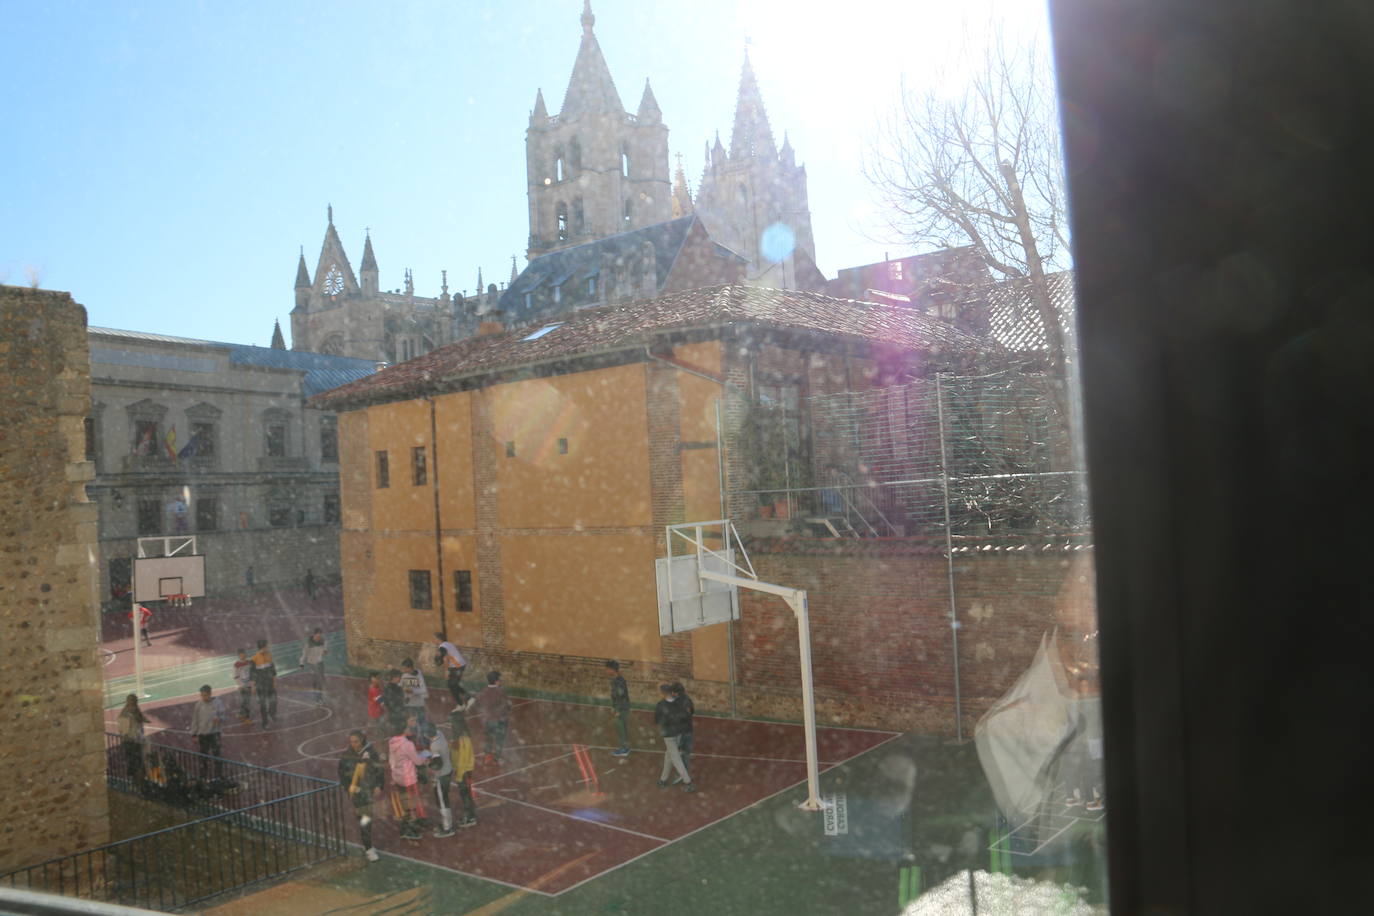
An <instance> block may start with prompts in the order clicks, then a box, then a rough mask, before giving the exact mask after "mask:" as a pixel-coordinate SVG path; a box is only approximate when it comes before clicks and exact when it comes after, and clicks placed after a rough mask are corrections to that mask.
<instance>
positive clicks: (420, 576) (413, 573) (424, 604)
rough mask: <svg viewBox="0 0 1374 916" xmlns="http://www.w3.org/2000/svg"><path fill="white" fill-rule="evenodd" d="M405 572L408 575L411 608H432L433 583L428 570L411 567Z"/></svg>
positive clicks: (427, 609)
mask: <svg viewBox="0 0 1374 916" xmlns="http://www.w3.org/2000/svg"><path fill="white" fill-rule="evenodd" d="M407 572H408V575H409V577H410V608H411V610H415V611H432V610H434V584H433V579H432V577H431V576H430V572H429V570H427V569H412V570H408V571H407Z"/></svg>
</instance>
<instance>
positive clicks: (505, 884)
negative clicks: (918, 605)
mask: <svg viewBox="0 0 1374 916" xmlns="http://www.w3.org/2000/svg"><path fill="white" fill-rule="evenodd" d="M331 676H333V677H338V678H341V679H344V680H365V678H362V677H358V676H355V675H348V674H337V675H331ZM197 695H198V694H196V693H188V694H182V695H180V696H179V697H164V698H162V699H160V700H156V701H154V702H158V703H167V702H168V701H169V700H173V699H176V700H180V699H185V698H187V697H195V696H197ZM531 703H558V704H563V705H568V706H588V707H593V708H602V705H601V704H599V703H580V702H574V701H570V700H550V699H546V698H543V697H521V698H518V699H517V701H516V703H515V704H513V705H512V708H514V705H522V706H523V705H528V704H531ZM302 705H304V704H302ZM326 709H328V708H327V707H326ZM331 712H332V711H331ZM703 718H711V719H723V720H724V721H727V722H760V723H762V724H765V725H779V726H783V727H788V728H800V727H801V726H800V725H796V724H793V723H789V722H767V721H765V720H762V719H747V718H740V719H731V718H730V717H728V716H703ZM320 721H325V720H320ZM820 727H821V728H825V729H833V730H835V731H858V732H865V733H868V734H879V735H884V734H885V735H887V737H886V738H884V739H883V740H882V741H880V742H878V743H877V744H875V745H873V746H872V747H869V748H865V749H864V750H862V751H860V752H859V753H857V754H854V755H852V756H850V757H846V758H844V759H843V760H840V761H838V762H835V763H828V764H825V765H824V766H823V769H822V770H821V772H822V773H827V772H829V771H830V770H833V769H835V768H836V767H839V766H842V765H844V764H846V763H849V762H850V761H853V760H857V759H859V758H860V757H862V756H864V755H865V754H869V753H872V752H873V751H876V750H877V749H878V748H880V747H882V746H884V745H886V744H889V743H891V742H892V741H893V740H895V739H897V738H900V737H901V735H902V733H901V732H884V731H881V730H879V729H862V728H844V727H842V726H829V725H823V726H820ZM163 730H164V729H157V730H155V731H153V732H150V734H156V733H157V732H159V731H163ZM283 731H284V729H283ZM259 734H267V732H259ZM307 740H309V739H307ZM524 746H528V747H557V746H559V745H522V747H524ZM597 747H598V749H599V750H604V749H605V748H603V747H601V746H599V745H598V746H597ZM512 750H515V748H512ZM645 753H648V752H647V751H646V752H645ZM693 753H694V755H695V752H693ZM568 756H571V752H569V753H568V754H564V755H562V757H568ZM701 756H713V755H707V754H704V753H703V754H702V755H701ZM558 759H562V758H561V757H555V758H549V759H548V760H544V761H538V762H536V763H531V764H528V765H527V766H525V767H522V768H521V769H520V770H511V771H510V772H509V773H497V774H494V775H493V776H488V777H487V778H486V779H483V780H481V782H474V783H473V785H474V786H476V785H480V784H481V783H485V782H487V781H489V780H492V779H499V778H501V777H502V776H505V775H510V774H513V773H518V772H521V771H522V770H525V769H529V768H530V767H535V766H539V765H541V764H543V763H547V762H550V761H552V760H558ZM741 759H745V760H749V759H763V758H749V757H744V758H741ZM289 762H290V763H298V762H301V761H289ZM783 762H787V763H795V762H804V761H792V760H788V761H783ZM285 765H286V764H264V766H267V767H269V768H271V767H275V766H285ZM805 783H806V779H800V780H798V781H796V782H794V783H792V784H791V785H788V786H784V787H783V788H781V789H779V790H778V791H776V792H773V793H772V794H770V795H765V796H763V797H762V798H759V799H757V800H755V801H752V802H750V803H749V804H747V805H745V806H744V807H743V808H736V809H735V810H734V811H731V812H730V813H729V814H726V815H723V816H721V817H718V818H716V819H715V820H713V821H709V822H708V823H705V824H703V825H701V826H700V827H697V828H695V829H693V830H690V831H688V832H687V833H684V834H682V836H679V837H675V838H673V839H671V840H666V839H662V838H659V837H653V836H651V835H650V834H646V833H638V832H637V831H633V830H630V829H628V828H625V827H616V826H614V825H611V824H602V823H599V822H597V821H592V820H587V819H585V818H580V817H576V816H575V815H571V814H565V813H563V812H561V811H557V810H555V809H552V808H544V807H542V806H540V805H535V804H533V803H530V802H525V801H521V800H518V799H513V798H509V797H507V796H505V795H500V796H495V797H499V798H500V799H502V800H503V801H506V802H511V803H514V804H518V805H525V806H526V807H530V808H534V809H536V810H540V811H544V812H546V813H549V814H556V815H559V816H560V817H566V818H569V819H570V820H575V821H579V822H580V823H583V824H591V825H593V826H597V827H605V828H607V829H610V830H619V831H621V832H623V833H630V834H634V835H636V836H640V837H643V838H645V839H651V840H656V841H657V842H659V843H661V844H662V845H660V846H658V847H656V848H654V849H648V850H645V851H644V852H642V853H640V854H638V855H636V856H632V857H630V858H628V859H626V860H625V861H624V862H620V863H618V864H616V865H612V866H609V867H608V868H605V869H603V870H602V871H599V872H597V873H596V874H594V875H590V876H588V877H586V878H583V879H582V880H581V881H579V882H577V883H576V884H571V885H569V886H568V887H565V888H563V890H561V891H557V892H553V893H550V892H549V891H542V890H539V889H537V888H530V887H526V886H525V885H521V884H512V883H511V882H509V881H502V880H500V879H499V878H492V877H488V876H487V875H479V874H474V873H472V872H466V871H463V870H462V869H458V868H452V867H450V866H447V865H441V864H439V863H437V862H427V861H425V860H424V859H416V858H413V857H411V856H403V855H400V854H399V853H393V852H384V851H382V850H378V852H381V853H382V855H389V856H392V857H393V858H397V859H401V860H403V861H407V862H413V863H415V864H417V865H424V866H427V867H429V868H437V869H440V870H442V871H447V872H450V873H452V874H455V875H462V876H463V877H466V878H476V879H478V880H480V881H490V882H492V883H493V884H499V885H501V886H503V887H509V888H513V889H515V890H523V891H528V892H529V893H533V894H539V895H541V896H544V897H550V898H556V897H560V896H562V895H563V894H566V893H568V892H569V891H573V890H576V889H577V888H579V887H581V886H582V885H584V884H587V883H589V882H591V881H596V880H597V879H599V878H603V877H605V876H606V875H608V874H610V873H611V872H613V871H618V870H619V869H621V868H624V867H625V866H626V865H630V864H632V863H634V862H637V861H639V860H640V859H642V858H644V857H645V856H650V855H653V854H654V853H656V852H660V851H661V850H663V849H665V848H667V847H669V846H672V845H673V844H675V843H679V842H681V841H682V840H685V839H687V838H688V837H691V836H695V835H696V834H698V833H700V832H702V831H703V830H706V829H707V828H710V827H714V826H716V825H717V824H720V823H723V822H724V821H727V820H729V819H730V818H732V817H735V816H736V815H739V814H742V813H743V812H745V811H748V810H749V809H750V808H755V807H758V806H759V805H761V804H763V803H764V802H767V801H771V800H772V799H774V798H777V797H778V796H779V795H782V794H783V793H784V792H790V791H792V790H793V789H796V788H798V787H799V786H802V785H805ZM487 794H489V795H490V794H492V793H490V792H488V793H487ZM345 842H347V843H348V845H349V846H351V847H354V848H357V849H359V850H361V849H362V847H361V846H360V845H358V844H356V843H352V842H349V841H345Z"/></svg>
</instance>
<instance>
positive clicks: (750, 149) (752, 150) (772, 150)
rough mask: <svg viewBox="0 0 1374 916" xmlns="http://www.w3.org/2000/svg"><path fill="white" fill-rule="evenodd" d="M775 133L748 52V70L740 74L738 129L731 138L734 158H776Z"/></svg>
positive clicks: (731, 152)
mask: <svg viewBox="0 0 1374 916" xmlns="http://www.w3.org/2000/svg"><path fill="white" fill-rule="evenodd" d="M777 154H778V150H777V147H776V146H774V145H773V131H772V129H771V128H770V127H769V126H768V112H766V111H765V110H764V108H763V94H762V93H760V92H759V84H758V80H756V79H755V78H754V68H753V66H752V65H751V64H750V63H749V51H748V50H747V49H746V50H745V52H744V67H743V69H742V70H741V71H740V77H739V95H738V97H737V99H736V102H735V129H734V132H733V133H731V134H730V158H731V159H741V158H748V157H752V156H776V155H777Z"/></svg>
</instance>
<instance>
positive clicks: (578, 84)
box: [558, 0, 625, 118]
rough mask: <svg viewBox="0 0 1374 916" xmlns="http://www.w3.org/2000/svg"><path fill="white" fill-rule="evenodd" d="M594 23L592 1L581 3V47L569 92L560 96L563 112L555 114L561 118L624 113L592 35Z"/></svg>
mask: <svg viewBox="0 0 1374 916" xmlns="http://www.w3.org/2000/svg"><path fill="white" fill-rule="evenodd" d="M595 23H596V17H595V16H594V15H592V4H591V0H584V2H583V5H582V45H581V47H579V48H578V49H577V61H576V62H575V63H574V64H573V72H572V78H571V79H569V80H568V91H567V92H566V93H565V94H564V95H563V109H562V110H561V111H560V112H559V113H558V116H559V117H560V118H566V117H570V116H572V115H579V114H584V113H588V112H601V113H606V112H609V113H611V114H624V113H625V106H624V105H622V104H621V102H620V93H618V92H616V89H615V80H613V79H611V70H610V68H609V67H607V66H606V58H605V56H604V55H602V53H601V46H600V45H599V44H597V41H596V33H595V32H593V31H592V26H593V25H594V24H595Z"/></svg>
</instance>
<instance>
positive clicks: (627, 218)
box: [625, 197, 630, 226]
mask: <svg viewBox="0 0 1374 916" xmlns="http://www.w3.org/2000/svg"><path fill="white" fill-rule="evenodd" d="M629 224H630V199H629V198H628V197H627V198H625V225H627V226H628V225H629Z"/></svg>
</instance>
